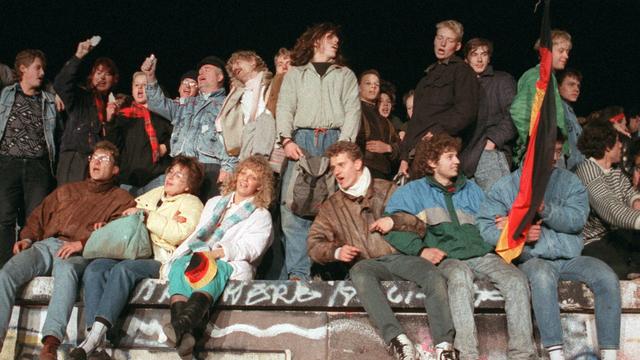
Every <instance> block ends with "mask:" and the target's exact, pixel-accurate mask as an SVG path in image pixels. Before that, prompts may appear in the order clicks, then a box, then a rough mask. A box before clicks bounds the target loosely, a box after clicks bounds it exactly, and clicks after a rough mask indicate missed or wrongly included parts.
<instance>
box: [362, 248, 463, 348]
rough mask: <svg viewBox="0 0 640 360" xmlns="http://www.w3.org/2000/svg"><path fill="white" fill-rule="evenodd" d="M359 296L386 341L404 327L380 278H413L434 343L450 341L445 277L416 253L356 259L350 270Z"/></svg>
mask: <svg viewBox="0 0 640 360" xmlns="http://www.w3.org/2000/svg"><path fill="white" fill-rule="evenodd" d="M349 274H350V275H351V281H352V282H353V286H354V287H355V288H356V292H357V293H358V298H359V299H360V302H361V303H362V306H364V309H365V310H366V311H367V314H369V317H370V319H371V321H372V322H373V324H374V325H375V326H376V327H377V328H378V330H379V331H380V332H381V333H382V338H383V339H384V341H385V343H387V344H389V342H391V340H392V339H393V338H394V337H396V336H398V335H400V334H403V333H404V332H405V331H404V329H403V328H402V326H401V325H400V323H399V322H398V319H396V317H395V315H394V314H393V311H392V310H391V306H389V302H388V301H387V297H386V294H385V293H384V292H383V291H382V287H381V285H380V281H391V280H406V281H413V282H415V283H416V284H417V285H418V286H419V287H420V289H422V291H424V293H425V295H426V297H425V299H424V303H425V308H426V310H427V314H428V315H429V325H430V328H431V334H432V336H433V340H434V344H439V343H441V342H443V341H446V342H449V343H453V335H454V329H453V321H452V320H451V313H450V310H449V301H448V299H447V285H446V280H445V278H444V277H443V276H442V274H441V273H440V271H438V269H437V268H436V266H435V265H433V264H432V263H430V262H428V261H427V260H424V259H423V258H421V257H418V256H409V255H401V254H392V255H386V256H383V257H380V258H377V259H367V260H361V261H359V262H357V263H356V264H355V265H354V266H353V267H352V268H351V270H350V271H349Z"/></svg>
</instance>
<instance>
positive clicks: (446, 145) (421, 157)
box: [411, 133, 462, 179]
mask: <svg viewBox="0 0 640 360" xmlns="http://www.w3.org/2000/svg"><path fill="white" fill-rule="evenodd" d="M461 147H462V141H461V140H460V138H457V137H453V136H451V135H449V134H445V133H439V134H435V135H433V137H431V139H428V140H422V141H420V143H419V144H418V146H416V157H415V159H414V160H413V164H412V167H411V178H412V179H419V178H422V177H425V176H427V175H433V169H432V168H431V166H430V165H429V161H435V162H437V161H438V160H440V156H442V154H444V153H445V152H446V151H452V150H455V151H458V152H459V151H460V148H461Z"/></svg>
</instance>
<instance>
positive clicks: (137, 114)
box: [120, 102, 160, 164]
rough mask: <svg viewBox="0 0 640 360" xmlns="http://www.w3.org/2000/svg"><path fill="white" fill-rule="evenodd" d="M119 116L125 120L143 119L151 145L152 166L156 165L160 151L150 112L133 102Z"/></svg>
mask: <svg viewBox="0 0 640 360" xmlns="http://www.w3.org/2000/svg"><path fill="white" fill-rule="evenodd" d="M120 114H122V116H124V117H126V118H137V119H139V118H142V119H144V131H145V132H146V133H147V136H148V137H149V142H150V143H151V159H152V161H153V163H154V164H155V163H157V162H158V159H160V151H159V145H158V137H157V136H156V129H154V128H153V125H152V124H151V112H149V110H148V109H147V108H146V107H144V106H142V105H140V104H138V103H135V102H134V103H132V104H131V106H130V107H127V108H124V109H122V110H120Z"/></svg>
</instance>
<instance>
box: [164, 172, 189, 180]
mask: <svg viewBox="0 0 640 360" xmlns="http://www.w3.org/2000/svg"><path fill="white" fill-rule="evenodd" d="M169 176H171V177H175V178H176V179H177V180H178V181H182V180H184V179H185V177H186V175H185V174H183V173H181V172H180V171H173V170H170V171H169V172H168V173H167V177H169Z"/></svg>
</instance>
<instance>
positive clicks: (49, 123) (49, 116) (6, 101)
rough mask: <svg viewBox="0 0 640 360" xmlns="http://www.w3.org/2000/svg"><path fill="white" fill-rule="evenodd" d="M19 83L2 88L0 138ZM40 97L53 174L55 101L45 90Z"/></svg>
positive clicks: (0, 98) (0, 97) (0, 96)
mask: <svg viewBox="0 0 640 360" xmlns="http://www.w3.org/2000/svg"><path fill="white" fill-rule="evenodd" d="M19 86H20V83H15V84H13V85H11V86H7V87H6V88H4V89H2V94H0V139H2V137H3V136H4V131H5V129H6V127H7V122H8V121H9V114H10V113H11V108H12V107H13V102H14V101H15V99H16V92H17V91H18V87H19ZM41 95H42V96H41V99H42V121H43V124H42V125H43V129H44V139H45V141H46V142H47V150H48V152H49V163H50V166H51V173H52V174H55V170H54V162H55V158H56V147H55V143H54V140H53V136H54V132H55V130H56V116H57V114H58V113H57V111H56V103H55V100H54V95H53V94H51V93H48V92H46V91H42V92H41Z"/></svg>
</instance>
